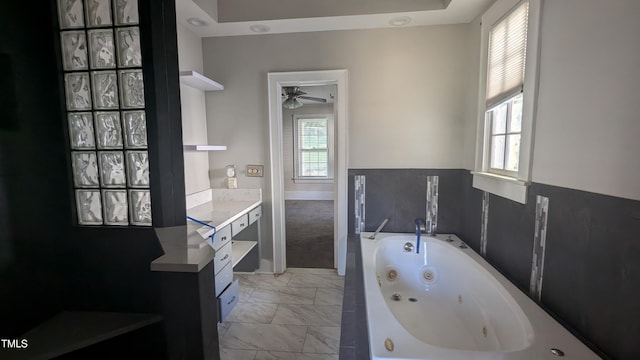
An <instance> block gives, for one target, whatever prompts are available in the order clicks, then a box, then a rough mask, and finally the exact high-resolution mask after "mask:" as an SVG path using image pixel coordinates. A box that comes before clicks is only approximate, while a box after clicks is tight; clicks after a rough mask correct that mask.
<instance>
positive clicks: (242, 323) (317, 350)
mask: <svg viewBox="0 0 640 360" xmlns="http://www.w3.org/2000/svg"><path fill="white" fill-rule="evenodd" d="M234 278H235V279H238V280H239V281H240V300H239V302H238V304H237V305H236V307H235V308H234V309H233V311H232V312H231V313H230V314H229V316H228V317H227V318H226V319H225V321H224V322H222V323H220V324H218V336H219V339H220V357H221V359H222V360H245V359H247V360H271V359H283V360H337V359H338V353H339V349H340V321H341V317H342V291H343V287H344V278H343V277H342V276H339V275H338V273H337V272H336V271H335V270H330V269H301V268H290V269H287V271H286V272H285V273H284V274H282V275H280V276H277V277H274V276H273V275H262V274H255V275H254V274H234Z"/></svg>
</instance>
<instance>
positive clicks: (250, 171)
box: [247, 165, 264, 177]
mask: <svg viewBox="0 0 640 360" xmlns="http://www.w3.org/2000/svg"><path fill="white" fill-rule="evenodd" d="M263 170H264V166H262V165H247V176H255V177H262V176H264V171H263Z"/></svg>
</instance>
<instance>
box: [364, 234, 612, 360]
mask: <svg viewBox="0 0 640 360" xmlns="http://www.w3.org/2000/svg"><path fill="white" fill-rule="evenodd" d="M370 235H372V234H371V233H362V234H361V240H360V241H361V245H362V264H363V274H364V285H365V298H366V307H367V318H368V322H369V346H370V351H371V358H372V359H442V360H450V359H460V360H480V359H481V360H488V359H510V360H511V359H526V360H538V359H557V360H560V359H576V360H589V359H600V358H599V357H598V356H597V355H596V354H595V353H593V352H592V351H591V350H590V349H589V348H588V347H586V346H585V345H584V344H583V343H581V342H580V341H579V340H578V339H576V338H575V337H574V336H573V335H572V334H571V333H570V332H569V331H567V330H566V329H565V328H564V327H563V326H562V325H560V324H559V323H558V322H557V321H555V320H554V319H553V318H552V317H551V316H549V315H548V314H547V313H546V312H545V311H544V310H542V309H541V308H540V307H539V306H538V305H537V304H536V303H535V302H533V301H532V300H531V299H530V298H529V297H527V296H526V295H525V294H524V293H522V292H521V291H520V290H519V289H518V288H517V287H516V286H515V285H513V284H512V283H510V282H509V281H508V280H507V279H506V278H505V277H504V276H502V275H501V274H500V273H499V272H498V271H497V270H496V269H494V268H493V267H492V266H491V265H489V264H488V263H487V262H486V261H485V260H484V259H483V258H482V257H481V256H480V255H478V254H477V253H476V252H474V251H473V250H472V249H471V248H469V247H467V246H466V244H464V243H463V242H462V241H461V240H460V239H459V238H458V237H456V236H455V235H446V234H445V235H442V234H439V235H437V236H435V237H430V236H425V235H422V236H421V238H420V252H419V253H416V248H415V247H416V235H412V234H393V233H379V234H377V235H376V237H375V239H374V240H371V239H369V236H370ZM406 250H410V251H406Z"/></svg>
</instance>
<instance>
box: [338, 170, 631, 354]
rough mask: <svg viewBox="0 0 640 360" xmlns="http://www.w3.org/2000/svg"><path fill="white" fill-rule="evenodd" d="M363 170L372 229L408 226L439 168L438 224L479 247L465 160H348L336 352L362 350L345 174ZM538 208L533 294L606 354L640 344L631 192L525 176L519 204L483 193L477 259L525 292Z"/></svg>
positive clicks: (358, 274) (476, 206)
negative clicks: (538, 262) (401, 165)
mask: <svg viewBox="0 0 640 360" xmlns="http://www.w3.org/2000/svg"><path fill="white" fill-rule="evenodd" d="M356 175H365V176H366V177H367V192H366V223H365V229H364V231H373V230H375V228H376V227H377V226H378V225H379V224H380V223H381V222H382V220H383V219H385V218H389V223H388V224H387V226H386V227H385V228H384V229H383V231H384V232H413V231H415V225H414V224H413V219H415V218H416V217H418V216H424V212H425V198H426V176H430V175H437V176H438V177H439V184H438V185H439V198H438V211H439V212H438V229H437V232H439V233H454V234H457V235H458V236H460V237H461V238H462V239H463V240H464V241H465V242H466V243H467V244H468V245H469V246H471V247H472V248H473V249H474V250H475V251H477V252H478V253H479V252H480V248H481V242H480V239H481V229H482V216H483V192H482V191H480V190H477V189H475V188H473V187H472V185H471V184H472V175H471V174H470V173H469V171H467V170H461V169H450V170H431V169H351V170H349V191H350V195H349V199H352V200H350V201H349V234H350V235H349V239H348V250H347V274H346V277H345V293H344V304H343V315H342V316H343V321H342V324H343V328H342V339H341V348H340V351H341V358H344V359H361V358H362V359H365V358H368V339H367V327H366V324H367V319H366V314H365V310H364V303H365V301H366V299H365V297H364V292H363V287H362V268H361V261H360V247H359V242H358V240H359V236H358V235H355V232H354V215H353V214H354V204H353V199H354V176H356ZM537 196H543V197H546V198H548V199H549V203H550V204H551V205H550V206H549V209H548V213H547V233H546V240H545V255H544V264H543V265H544V273H543V278H544V282H543V283H544V287H543V289H542V291H541V294H540V296H541V297H540V300H539V301H538V300H537V299H534V300H536V301H537V302H538V303H539V304H540V305H541V306H542V307H543V308H544V309H545V310H547V311H548V312H549V313H550V314H551V315H553V316H554V317H555V318H556V319H557V320H558V321H559V322H560V323H562V324H563V325H564V326H565V327H567V328H568V329H569V330H570V331H572V332H573V333H574V334H575V335H576V336H577V337H578V338H580V339H581V340H582V341H584V342H585V343H586V344H587V345H588V346H590V347H592V348H593V349H594V350H595V351H596V352H597V353H599V355H600V356H602V357H603V358H605V359H609V358H615V359H636V358H637V355H638V354H640V343H638V341H637V339H638V338H640V307H639V306H637V299H638V298H640V235H639V234H640V201H636V200H629V199H622V198H617V197H612V196H606V195H601V194H595V193H590V192H585V191H580V190H573V189H567V188H561V187H557V186H551V185H545V184H538V183H532V184H531V185H530V187H529V191H528V197H527V204H526V205H523V204H519V203H515V202H513V201H510V200H507V199H504V198H501V197H499V196H495V195H491V194H490V195H489V196H488V201H489V203H490V204H491V212H490V216H488V218H487V219H486V257H485V258H486V259H487V260H488V261H489V262H490V263H491V264H492V265H493V266H495V267H496V268H497V269H498V270H499V271H500V272H502V273H503V274H504V275H505V276H506V277H508V278H509V279H510V280H511V281H512V282H513V283H514V284H515V285H516V286H518V287H519V288H520V289H521V290H522V291H523V292H524V293H526V294H528V293H529V285H530V280H531V271H532V261H531V260H532V257H533V249H534V236H535V235H534V233H535V219H536V198H537Z"/></svg>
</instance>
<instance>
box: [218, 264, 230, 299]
mask: <svg viewBox="0 0 640 360" xmlns="http://www.w3.org/2000/svg"><path fill="white" fill-rule="evenodd" d="M216 270H217V269H216ZM231 282H233V266H232V265H231V259H229V260H228V262H227V263H226V264H225V265H224V266H223V267H222V270H220V271H218V273H217V274H216V275H215V284H216V297H217V296H219V295H220V293H222V291H223V290H224V289H225V288H226V287H227V285H229V284H231Z"/></svg>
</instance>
